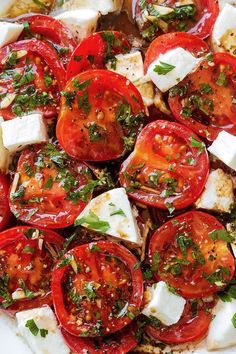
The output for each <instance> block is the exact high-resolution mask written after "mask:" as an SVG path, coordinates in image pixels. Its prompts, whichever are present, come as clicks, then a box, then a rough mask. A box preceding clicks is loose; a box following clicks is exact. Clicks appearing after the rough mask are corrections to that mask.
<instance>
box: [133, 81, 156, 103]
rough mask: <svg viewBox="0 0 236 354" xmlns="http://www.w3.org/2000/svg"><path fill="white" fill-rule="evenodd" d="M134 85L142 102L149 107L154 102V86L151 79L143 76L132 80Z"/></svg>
mask: <svg viewBox="0 0 236 354" xmlns="http://www.w3.org/2000/svg"><path fill="white" fill-rule="evenodd" d="M134 85H135V86H136V87H137V89H138V90H139V92H140V94H141V96H142V99H143V102H144V104H145V105H146V106H147V107H149V106H151V105H152V104H153V103H154V97H155V92H154V86H153V83H152V81H150V79H149V77H147V76H144V77H142V78H141V79H139V80H137V81H135V82H134Z"/></svg>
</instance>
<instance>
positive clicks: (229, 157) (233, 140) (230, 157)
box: [208, 131, 236, 171]
mask: <svg viewBox="0 0 236 354" xmlns="http://www.w3.org/2000/svg"><path fill="white" fill-rule="evenodd" d="M208 151H209V152H210V153H211V154H212V155H214V156H216V157H217V158H218V159H219V160H221V161H222V162H224V163H225V164H226V165H227V166H229V167H231V168H232V169H233V170H235V171H236V136H234V135H232V134H229V133H227V132H226V131H222V132H220V133H219V135H218V136H217V138H216V139H215V140H214V142H213V144H212V145H211V146H210V147H209V148H208Z"/></svg>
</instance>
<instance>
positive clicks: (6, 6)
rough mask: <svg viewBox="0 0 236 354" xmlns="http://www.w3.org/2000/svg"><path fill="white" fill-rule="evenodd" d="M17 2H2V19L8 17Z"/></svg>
mask: <svg viewBox="0 0 236 354" xmlns="http://www.w3.org/2000/svg"><path fill="white" fill-rule="evenodd" d="M15 2H16V0H1V6H0V17H5V16H7V15H8V13H9V10H10V8H11V7H12V5H14V3H15Z"/></svg>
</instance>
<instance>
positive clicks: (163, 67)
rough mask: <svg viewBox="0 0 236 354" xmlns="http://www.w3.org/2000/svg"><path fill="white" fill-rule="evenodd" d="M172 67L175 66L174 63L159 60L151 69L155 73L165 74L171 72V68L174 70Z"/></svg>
mask: <svg viewBox="0 0 236 354" xmlns="http://www.w3.org/2000/svg"><path fill="white" fill-rule="evenodd" d="M174 68H175V66H174V65H171V64H168V63H164V62H163V61H160V64H159V65H156V66H155V68H154V69H153V71H154V72H155V73H157V74H158V75H166V74H168V73H169V72H171V71H172V70H174Z"/></svg>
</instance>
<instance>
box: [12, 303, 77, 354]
mask: <svg viewBox="0 0 236 354" xmlns="http://www.w3.org/2000/svg"><path fill="white" fill-rule="evenodd" d="M16 320H17V324H18V330H19V332H20V335H21V336H22V337H23V338H24V339H25V341H26V342H27V344H28V345H29V347H30V348H31V350H32V351H33V352H34V353H35V354H45V353H47V354H55V353H56V354H69V353H70V349H69V348H68V347H67V345H66V344H65V341H64V338H63V336H62V334H61V331H60V330H59V328H58V326H57V320H56V317H55V315H54V313H53V311H52V309H51V308H50V307H49V306H44V307H39V308H34V309H32V310H26V311H21V312H17V314H16ZM29 320H33V321H34V322H35V324H36V326H37V327H38V329H39V330H40V329H45V330H47V331H48V333H47V335H46V336H45V337H43V336H41V334H40V331H39V333H38V334H37V335H34V334H33V333H31V331H30V329H29V328H28V327H26V323H27V321H29Z"/></svg>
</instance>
